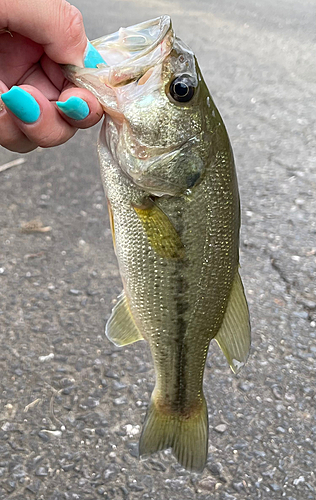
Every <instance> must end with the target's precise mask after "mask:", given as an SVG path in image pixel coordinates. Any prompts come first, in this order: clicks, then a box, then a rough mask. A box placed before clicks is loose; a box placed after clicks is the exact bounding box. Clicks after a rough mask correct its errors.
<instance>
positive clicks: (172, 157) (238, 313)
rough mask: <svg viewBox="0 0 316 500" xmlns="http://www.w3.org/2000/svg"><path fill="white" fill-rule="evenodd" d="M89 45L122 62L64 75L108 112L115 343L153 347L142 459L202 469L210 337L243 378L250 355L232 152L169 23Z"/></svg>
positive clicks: (105, 162) (102, 148)
mask: <svg viewBox="0 0 316 500" xmlns="http://www.w3.org/2000/svg"><path fill="white" fill-rule="evenodd" d="M126 33H128V44H126V45H125V46H124V50H121V49H122V43H123V42H124V40H125V38H126V37H125V34H126ZM126 36H127V35H126ZM139 36H141V37H142V44H143V47H144V48H143V49H142V47H141V45H142V44H140V38H139ZM146 37H147V38H146ZM92 44H94V47H95V48H96V49H99V50H100V54H101V56H102V57H103V59H104V60H106V61H118V62H117V63H114V62H113V65H112V66H111V65H110V66H105V65H100V67H98V68H97V69H95V70H93V69H80V68H75V67H73V66H69V67H67V68H65V74H66V76H67V78H69V79H70V80H71V81H73V82H74V83H75V84H76V85H79V86H83V87H86V88H89V90H90V91H92V92H94V93H95V95H96V96H97V98H98V99H99V100H100V102H101V104H102V106H103V107H104V110H105V112H106V113H107V115H106V118H105V121H104V125H103V127H102V129H101V133H100V138H99V147H98V150H99V158H100V165H101V176H102V181H103V184H104V189H105V194H106V196H107V199H108V205H109V210H110V220H111V228H112V233H113V241H114V245H115V249H116V255H117V259H118V264H119V269H120V274H121V277H122V281H123V287H124V291H123V294H122V295H121V296H120V298H119V301H118V303H117V304H116V306H115V307H114V309H113V311H112V315H111V317H110V319H109V321H108V323H107V326H106V333H107V336H108V338H109V339H110V340H111V341H113V342H114V343H115V344H116V345H127V344H130V343H132V342H136V341H139V340H142V339H145V340H147V341H148V343H149V346H150V350H151V353H152V358H153V362H154V368H155V374H156V384H155V388H154V391H153V394H152V397H151V402H150V404H149V408H148V412H147V416H146V420H145V423H144V426H143V431H142V435H141V439H140V454H141V455H148V454H151V453H154V452H156V451H159V450H162V449H164V448H167V447H171V448H172V449H173V452H174V454H175V456H176V458H177V460H178V461H179V462H180V463H181V464H182V465H183V466H184V467H186V468H188V469H189V470H195V471H201V470H203V468H204V466H205V463H206V459H207V447H208V412H207V406H206V401H205V398H204V394H203V374H204V368H205V361H206V356H207V352H208V348H209V344H210V341H211V340H212V339H213V338H215V340H216V341H217V342H218V344H219V346H220V348H221V349H222V351H223V353H224V354H225V356H226V358H227V360H228V362H229V364H230V366H231V368H232V370H233V371H234V372H237V371H238V370H239V368H241V367H242V366H243V364H244V363H245V362H246V359H247V356H248V352H249V348H250V325H249V315H248V308H247V302H246V299H245V295H244V291H243V286H242V282H241V279H240V276H239V272H238V266H239V257H238V245H239V227H240V214H239V211H240V209H239V196H238V186H237V179H236V174H235V167H234V159H233V154H232V150H231V147H230V143H229V139H228V136H227V132H226V129H225V126H224V124H223V121H222V119H221V116H220V114H219V112H218V110H217V108H216V106H215V104H214V103H213V101H212V99H211V96H210V94H209V92H208V89H207V87H206V85H205V82H204V80H203V77H202V75H201V72H200V70H199V67H198V64H197V61H196V59H195V57H194V55H193V53H192V51H191V50H190V49H189V48H188V47H187V46H186V45H185V44H184V43H183V42H181V41H180V40H179V39H178V38H176V37H175V36H174V33H173V30H172V26H171V20H170V18H169V17H168V16H162V17H161V18H158V19H155V20H152V21H148V22H146V23H141V24H139V25H136V26H132V27H129V28H128V29H126V30H125V31H124V30H121V31H119V32H118V33H116V34H113V35H110V36H108V37H104V38H100V39H98V40H96V41H95V42H92ZM115 51H117V55H116V53H115ZM123 54H124V57H125V60H124V57H123ZM115 64H117V66H115ZM124 64H125V66H124ZM149 70H150V71H149ZM113 75H114V76H113ZM124 78H125V80H124ZM173 82H177V85H178V87H176V85H175V84H174V83H173ZM179 82H180V86H179ZM177 88H179V89H180V91H181V94H177ZM186 89H189V90H188V92H187V93H186Z"/></svg>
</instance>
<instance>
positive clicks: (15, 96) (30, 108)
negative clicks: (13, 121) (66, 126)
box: [1, 87, 41, 123]
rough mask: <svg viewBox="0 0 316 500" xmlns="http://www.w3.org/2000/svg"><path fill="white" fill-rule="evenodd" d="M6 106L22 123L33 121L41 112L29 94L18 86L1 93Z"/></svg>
mask: <svg viewBox="0 0 316 500" xmlns="http://www.w3.org/2000/svg"><path fill="white" fill-rule="evenodd" d="M1 99H2V101H3V102H4V104H5V105H6V107H7V108H8V109H9V110H10V111H12V113H13V114H14V115H15V116H16V117H17V118H19V119H20V120H22V122H24V123H34V122H36V120H38V119H39V116H40V114H41V110H40V107H39V105H38V103H37V102H36V100H35V99H34V97H33V96H31V94H29V93H28V92H26V91H25V90H23V89H21V88H20V87H12V88H11V89H10V90H9V91H8V92H4V93H3V94H1Z"/></svg>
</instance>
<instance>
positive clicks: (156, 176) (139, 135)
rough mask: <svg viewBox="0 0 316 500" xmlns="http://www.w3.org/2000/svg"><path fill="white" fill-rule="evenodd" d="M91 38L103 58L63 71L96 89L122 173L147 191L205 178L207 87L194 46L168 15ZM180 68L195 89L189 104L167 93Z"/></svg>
mask: <svg viewBox="0 0 316 500" xmlns="http://www.w3.org/2000/svg"><path fill="white" fill-rule="evenodd" d="M92 44H93V46H94V47H95V48H96V49H97V50H98V51H99V53H100V55H101V56H102V58H103V59H104V60H105V61H106V62H107V64H103V63H101V64H99V65H98V67H97V68H96V69H90V68H85V69H82V68H75V67H73V66H68V67H65V69H64V71H65V75H66V77H67V78H68V79H70V80H71V81H73V82H74V83H75V84H76V85H78V86H82V87H85V88H87V89H88V90H90V91H91V92H92V93H94V95H95V96H96V97H97V98H98V100H99V102H100V103H101V104H102V106H103V109H104V111H105V112H106V113H107V114H108V115H110V117H111V119H112V121H113V122H114V124H115V125H116V130H115V131H114V133H115V135H116V136H117V137H116V138H115V140H113V138H112V139H111V138H109V134H107V138H105V137H102V136H101V137H100V140H101V141H104V140H106V142H107V146H108V147H109V149H110V151H111V153H112V156H113V157H115V158H116V159H117V162H118V163H119V165H120V168H121V169H122V171H123V172H124V174H125V175H126V176H128V177H129V178H131V179H132V180H133V182H134V183H135V184H136V185H137V186H139V187H140V188H142V189H144V190H145V191H146V192H148V193H150V194H152V195H154V196H164V195H168V196H179V195H181V194H183V193H185V192H186V191H187V190H188V189H191V188H192V187H193V186H194V185H195V184H196V183H197V182H200V180H201V179H202V177H203V173H204V163H205V162H204V159H205V157H206V156H207V152H206V151H205V149H208V146H207V145H208V143H209V140H207V138H206V137H205V130H204V128H205V127H203V126H204V119H203V113H204V111H203V109H204V108H205V106H204V105H200V97H199V95H198V94H200V95H201V96H202V97H203V101H205V102H206V99H207V95H206V94H207V91H206V92H205V88H206V87H205V84H204V82H203V79H202V77H201V75H200V72H199V70H198V67H197V63H196V60H195V57H194V54H193V52H192V51H191V50H190V49H189V48H188V47H187V46H186V45H185V44H184V43H183V42H182V41H181V40H179V39H178V38H176V37H175V36H174V32H173V29H172V25H171V20H170V18H169V17H168V16H162V17H161V18H157V19H154V20H152V21H148V22H146V23H141V24H138V25H135V26H132V27H130V28H121V29H120V30H119V31H118V32H116V33H114V34H112V35H108V36H105V37H102V38H99V39H98V40H95V41H93V42H92ZM182 74H187V75H189V76H190V78H191V80H192V82H193V84H194V86H195V87H196V89H197V90H198V91H197V95H196V96H195V98H194V99H193V101H192V103H189V105H186V104H185V103H184V104H182V103H180V105H178V103H175V102H173V101H172V99H171V98H170V96H169V95H168V92H169V86H170V84H171V82H172V81H173V80H174V78H175V77H176V76H179V75H182ZM203 86H204V89H203V91H201V92H200V87H203ZM202 104H203V103H202ZM113 130H114V128H113V127H112V128H111V131H113Z"/></svg>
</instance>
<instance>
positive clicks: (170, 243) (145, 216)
mask: <svg viewBox="0 0 316 500" xmlns="http://www.w3.org/2000/svg"><path fill="white" fill-rule="evenodd" d="M133 207H134V210H135V212H136V213H137V215H138V217H139V219H140V221H141V223H142V225H143V228H144V231H145V233H146V235H147V238H148V241H149V244H150V245H151V247H152V248H153V250H155V252H156V253H157V254H158V255H159V256H160V257H164V258H166V259H175V260H181V259H183V258H184V254H185V250H184V246H183V243H182V241H181V239H180V236H179V235H178V233H177V231H176V230H175V228H174V226H173V224H172V222H171V221H170V219H169V218H168V216H167V215H166V214H165V213H164V212H163V211H162V210H161V209H160V208H159V207H157V205H156V204H155V203H154V202H152V201H151V200H148V203H146V205H144V206H143V207H138V206H135V205H134V206H133Z"/></svg>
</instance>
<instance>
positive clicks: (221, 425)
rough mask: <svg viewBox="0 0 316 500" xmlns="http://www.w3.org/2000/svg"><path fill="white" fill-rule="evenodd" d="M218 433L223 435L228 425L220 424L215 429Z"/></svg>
mask: <svg viewBox="0 0 316 500" xmlns="http://www.w3.org/2000/svg"><path fill="white" fill-rule="evenodd" d="M214 429H215V431H216V432H219V434H223V432H225V431H226V429H227V425H226V424H219V425H217V426H216V427H214Z"/></svg>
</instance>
